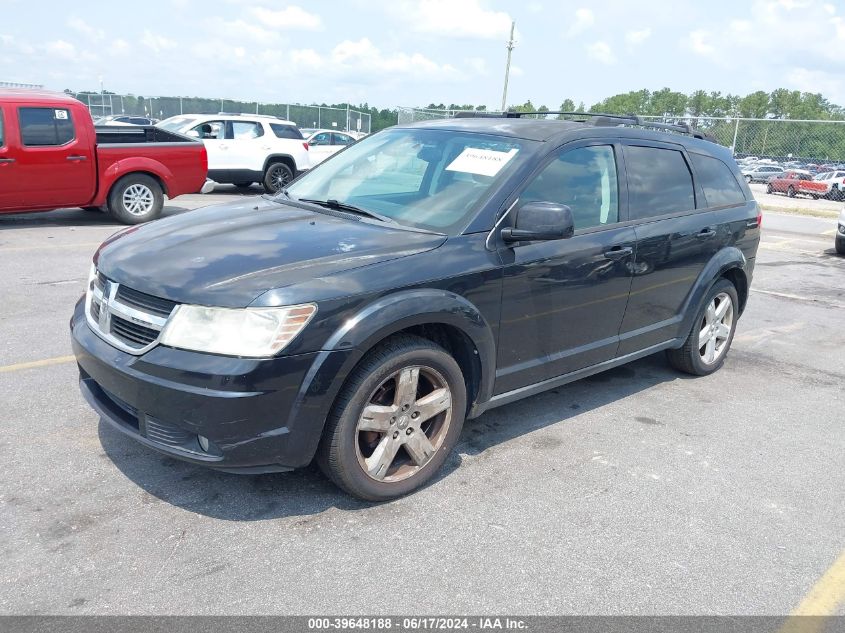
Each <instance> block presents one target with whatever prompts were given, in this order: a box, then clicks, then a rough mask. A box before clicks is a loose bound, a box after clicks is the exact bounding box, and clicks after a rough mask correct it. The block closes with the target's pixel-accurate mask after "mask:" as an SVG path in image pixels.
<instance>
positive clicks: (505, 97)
mask: <svg viewBox="0 0 845 633" xmlns="http://www.w3.org/2000/svg"><path fill="white" fill-rule="evenodd" d="M515 28H516V22H511V37H510V39H509V40H508V63H507V64H506V65H505V90H504V92H502V112H504V111H505V109H507V107H508V77H510V74H511V53H512V52H513V46H514V40H513V32H514V29H515Z"/></svg>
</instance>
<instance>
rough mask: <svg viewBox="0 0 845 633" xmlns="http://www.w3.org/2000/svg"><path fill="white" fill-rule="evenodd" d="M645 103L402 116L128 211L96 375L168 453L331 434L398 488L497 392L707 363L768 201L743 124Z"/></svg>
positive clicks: (244, 469) (747, 275)
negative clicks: (664, 122)
mask: <svg viewBox="0 0 845 633" xmlns="http://www.w3.org/2000/svg"><path fill="white" fill-rule="evenodd" d="M638 123H639V121H638V120H636V119H625V118H613V117H607V116H602V117H595V118H592V119H587V120H586V121H567V120H545V119H526V118H518V117H511V116H500V117H498V118H495V117H485V118H460V119H459V118H456V119H451V120H442V121H433V122H427V123H424V124H418V125H411V126H407V127H395V128H391V129H388V130H385V131H383V132H380V133H378V134H375V135H373V136H370V137H368V138H365V139H364V140H362V141H360V142H358V143H356V144H355V145H352V146H350V147H349V148H347V149H345V150H344V151H342V152H340V153H338V154H337V155H335V156H334V157H332V158H331V159H329V160H327V161H326V162H324V163H323V164H322V165H320V166H319V167H317V168H315V169H314V170H313V171H312V172H310V173H308V174H306V175H304V176H303V177H301V178H300V179H298V180H297V181H295V182H294V183H293V184H291V185H290V187H289V188H288V189H287V190H285V191H282V192H280V193H279V194H277V195H275V196H273V197H270V196H264V197H262V198H244V199H241V200H239V201H237V202H233V203H230V204H225V205H220V206H216V207H211V208H207V209H203V210H200V211H194V212H191V213H185V214H182V215H179V216H176V217H171V218H168V219H165V220H161V221H158V222H155V223H153V224H151V225H147V226H142V227H138V226H135V227H131V228H129V229H127V230H125V231H123V232H121V233H118V234H116V235H115V236H113V237H112V238H110V239H109V240H107V241H106V242H105V243H104V244H103V245H102V246H101V247H100V248H99V250H98V251H97V253H96V255H95V257H94V263H93V266H92V268H91V275H90V279H89V282H88V288H87V292H86V294H85V297H84V298H83V299H82V300H80V302H79V304H78V305H77V306H76V311H75V312H74V315H73V319H72V322H71V328H72V335H73V349H74V352H75V354H76V357H77V360H78V363H79V371H80V386H81V389H82V392H83V394H84V395H85V397H86V398H87V400H88V401H89V403H90V404H91V405H92V406H93V407H94V408H95V409H96V410H97V411H98V412H99V414H100V415H101V416H102V418H103V419H104V420H105V421H107V422H109V423H111V424H112V425H113V426H114V427H115V428H117V429H119V430H120V431H122V432H123V433H126V434H127V435H129V436H131V437H133V438H134V439H136V440H137V441H139V442H141V443H143V444H145V445H146V446H149V447H150V448H154V449H156V450H158V451H161V452H163V453H166V454H168V455H171V456H173V457H177V458H180V459H183V460H186V461H188V462H191V463H194V464H200V465H204V466H210V467H213V468H217V469H220V470H225V471H230V472H239V473H263V472H273V471H284V470H290V469H293V468H297V467H301V466H304V465H306V464H308V463H309V462H311V461H312V459H314V458H315V456H316V459H317V461H318V462H319V464H320V465H321V466H322V468H323V470H324V471H325V472H326V474H327V475H328V476H329V477H330V478H331V479H332V480H333V481H334V482H335V483H336V484H338V485H339V486H340V487H342V488H343V489H344V490H346V491H348V492H349V493H351V494H353V495H356V496H358V497H361V498H364V499H370V500H381V499H389V498H393V497H397V496H399V495H403V494H406V493H408V492H410V491H412V490H414V489H416V488H418V487H419V486H421V485H423V484H424V483H425V482H426V481H427V480H429V479H430V478H431V477H432V476H433V475H434V474H435V473H436V472H437V470H438V469H439V468H440V466H441V465H442V464H443V462H444V461H445V460H446V458H447V456H448V454H449V452H450V451H451V450H452V449H453V447H454V446H455V444H456V442H457V441H458V437H459V435H460V433H461V427H462V426H463V422H464V420H465V419H466V418H473V417H476V416H479V415H481V414H482V413H483V412H484V411H486V410H488V409H490V408H492V407H496V406H499V405H503V404H506V403H509V402H513V401H514V400H517V399H520V398H524V397H527V396H531V395H533V394H536V393H539V392H541V391H543V390H546V389H550V388H553V387H556V386H558V385H561V384H563V383H566V382H570V381H573V380H577V379H579V378H582V377H584V376H587V375H590V374H594V373H597V372H600V371H603V370H605V369H609V368H611V367H615V366H617V365H621V364H623V363H627V362H629V361H632V360H634V359H637V358H641V357H643V356H646V355H648V354H654V353H655V352H660V351H664V350H665V351H666V353H667V355H668V358H669V361H670V362H671V363H672V365H674V366H675V367H677V368H678V369H680V370H682V371H685V372H689V373H692V374H696V375H705V374H709V373H711V372H714V371H716V370H717V369H718V368H719V367H720V366H721V365H722V363H723V361H724V359H725V355H726V354H727V352H728V349H729V347H730V345H731V340H732V338H733V335H734V331H735V328H736V324H737V319H738V318H739V316H740V314H741V313H742V311H743V309H744V307H745V304H746V301H747V298H748V289H749V284H750V283H751V275H752V271H753V268H754V257H755V254H756V250H757V245H758V242H759V237H760V220H761V218H760V213H759V211H758V207H757V204H756V203H755V201H754V198H753V196H752V195H751V192H750V191H749V189H748V186H747V185H746V183H745V182H744V181H743V179H742V177H741V175H740V173H739V170H738V168H737V166H736V164H735V163H734V161H733V159H732V157H731V154H730V152H729V151H728V150H727V149H726V148H724V147H721V146H719V145H716V144H715V143H712V142H709V141H708V140H705V139H703V138H701V137H700V136H701V135H699V134H697V133H693V132H689V130H687V129H685V128H681V127H677V128H673V129H672V131H671V132H669V131H666V130H655V129H653V128H654V127H655V126H653V125H649V126H648V128H646V127H645V126H642V125H638ZM664 127H669V126H664ZM684 132H688V133H686V134H685V133H684ZM515 423H516V422H515Z"/></svg>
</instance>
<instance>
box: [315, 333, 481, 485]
mask: <svg viewBox="0 0 845 633" xmlns="http://www.w3.org/2000/svg"><path fill="white" fill-rule="evenodd" d="M465 413H466V385H465V382H464V377H463V374H462V373H461V369H460V367H459V366H458V364H457V362H455V359H454V358H452V357H451V356H450V355H449V353H448V352H446V350H444V349H443V348H442V347H440V346H439V345H437V344H435V343H432V342H431V341H429V340H427V339H424V338H420V337H416V336H405V335H400V336H396V337H392V338H390V339H388V340H387V341H385V342H384V343H383V344H381V345H380V346H379V347H377V348H375V349H374V350H373V351H371V352H369V353H368V354H367V356H365V357H364V359H363V360H362V361H361V363H360V364H359V365H358V367H357V368H356V369H355V370H354V372H353V373H352V375H351V376H350V377H349V379H348V380H347V381H346V383H345V384H344V386H343V388H342V389H341V392H340V394H339V395H338V397H337V400H336V401H335V405H334V407H333V409H332V412H331V413H330V414H329V417H328V420H327V421H326V428H325V431H324V433H323V438H322V440H321V443H320V447H319V449H318V453H317V463H318V464H319V465H320V467H321V469H322V470H323V472H324V473H326V475H327V476H328V477H329V478H330V479H331V480H332V481H333V482H334V483H335V484H337V485H338V486H339V487H340V488H342V489H343V490H345V491H346V492H348V493H349V494H351V495H353V496H355V497H358V498H359V499H365V500H367V501H386V500H388V499H395V498H396V497H401V496H402V495H406V494H408V493H409V492H412V491H414V490H416V489H418V488H419V487H420V486H422V485H424V484H425V483H426V482H428V481H429V480H430V479H431V478H432V477H433V476H434V475H435V473H437V471H438V470H439V469H440V467H441V466H442V465H443V463H444V462H445V461H446V459H447V458H448V457H449V454H450V453H451V451H452V449H453V448H454V446H455V443H456V442H457V440H458V437H459V436H460V434H461V428H462V427H463V423H464V416H465Z"/></svg>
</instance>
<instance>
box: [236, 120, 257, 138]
mask: <svg viewBox="0 0 845 633" xmlns="http://www.w3.org/2000/svg"><path fill="white" fill-rule="evenodd" d="M259 136H264V130H262V129H261V126H260V125H259V124H258V123H254V122H252V121H232V138H233V139H237V140H249V139H251V138H258V137H259Z"/></svg>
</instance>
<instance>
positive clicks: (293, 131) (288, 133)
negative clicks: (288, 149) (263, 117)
mask: <svg viewBox="0 0 845 633" xmlns="http://www.w3.org/2000/svg"><path fill="white" fill-rule="evenodd" d="M270 129H271V130H273V134H275V135H276V136H277V137H278V138H292V139H296V140H298V141H301V140H302V132H300V131H299V129H298V128H295V127H293V126H292V125H283V124H281V123H271V124H270Z"/></svg>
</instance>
